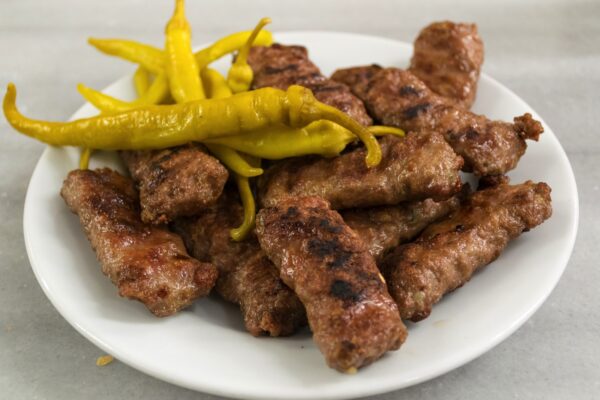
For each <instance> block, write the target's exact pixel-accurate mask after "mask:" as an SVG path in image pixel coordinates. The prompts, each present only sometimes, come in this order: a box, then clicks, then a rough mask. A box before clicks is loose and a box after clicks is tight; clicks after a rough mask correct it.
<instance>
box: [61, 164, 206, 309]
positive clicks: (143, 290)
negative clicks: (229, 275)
mask: <svg viewBox="0 0 600 400" xmlns="http://www.w3.org/2000/svg"><path fill="white" fill-rule="evenodd" d="M61 195H62V197H63V198H64V200H65V202H66V203H67V205H68V206H69V208H70V209H71V211H73V212H74V213H75V214H77V215H79V220H80V222H81V225H82V226H83V229H84V230H85V233H86V235H87V237H88V239H89V240H90V242H91V244H92V248H93V249H94V250H95V251H96V256H97V257H98V260H99V261H100V263H101V264H102V272H103V273H104V274H105V275H106V276H108V277H109V278H110V279H111V281H112V282H113V283H114V284H115V285H116V286H117V287H118V288H119V294H120V295H121V296H123V297H127V298H130V299H135V300H139V301H141V302H142V303H144V304H145V305H146V307H148V309H149V310H150V311H151V312H152V313H154V314H155V315H157V316H159V317H164V316H167V315H171V314H174V313H176V312H177V311H179V310H181V309H182V308H184V307H186V306H188V305H190V304H191V303H192V301H194V299H196V298H198V297H201V296H206V295H207V294H208V293H209V292H210V290H211V289H212V287H213V286H214V285H215V281H216V279H217V270H216V269H215V267H214V266H212V265H211V264H208V263H203V262H200V261H198V260H195V259H193V258H191V257H190V256H189V255H188V254H187V252H186V251H185V247H184V245H183V241H182V240H181V238H180V237H179V236H177V235H176V234H174V233H172V232H169V231H168V230H166V229H164V228H161V227H155V226H152V225H148V224H145V223H143V222H142V221H141V220H140V210H139V206H138V194H137V192H136V190H135V187H134V184H133V181H131V180H130V179H129V178H125V177H124V176H121V175H119V174H118V173H116V172H114V171H111V170H110V169H108V168H104V169H99V170H95V171H90V170H75V171H71V172H70V173H69V175H68V176H67V179H66V180H65V182H64V184H63V187H62V190H61Z"/></svg>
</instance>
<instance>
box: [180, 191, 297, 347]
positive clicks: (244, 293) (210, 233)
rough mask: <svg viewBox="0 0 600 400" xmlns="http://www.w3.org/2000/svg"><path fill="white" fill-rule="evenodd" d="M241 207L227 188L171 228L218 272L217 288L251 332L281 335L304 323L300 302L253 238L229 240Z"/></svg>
mask: <svg viewBox="0 0 600 400" xmlns="http://www.w3.org/2000/svg"><path fill="white" fill-rule="evenodd" d="M242 215H243V210H242V207H241V204H240V203H239V200H238V199H237V198H236V197H235V196H233V195H231V194H229V193H228V192H227V190H226V191H225V192H224V193H223V196H221V199H219V201H218V202H217V204H216V205H214V206H213V207H211V208H208V209H205V210H203V211H202V212H201V213H200V215H198V216H197V217H194V218H189V219H178V220H177V221H175V223H174V224H173V228H174V229H175V230H176V231H177V232H178V233H179V234H181V236H182V237H183V238H184V241H185V242H186V245H187V247H188V249H189V250H190V253H191V254H192V255H193V256H194V257H196V258H198V259H199V260H202V261H209V262H212V263H213V264H214V265H215V266H216V267H217V268H218V270H219V280H218V281H217V292H218V293H219V294H220V295H221V296H222V297H223V298H224V299H225V300H227V301H230V302H232V303H236V304H239V305H240V308H241V310H242V315H243V317H244V324H245V326H246V329H247V330H248V332H250V333H251V334H252V335H254V336H259V335H265V334H266V335H270V336H285V335H290V334H292V333H294V332H295V331H296V330H298V328H300V327H302V326H304V325H306V313H305V311H304V306H303V305H302V303H301V302H300V300H299V299H298V297H297V296H296V295H295V294H294V292H293V291H292V290H290V288H288V287H287V286H286V285H285V284H284V283H283V282H282V281H281V279H279V276H278V273H277V270H276V268H275V266H274V265H273V264H272V263H271V261H269V259H268V258H267V257H266V256H265V254H264V253H263V252H262V251H261V249H260V247H259V245H258V242H257V241H256V237H251V238H249V239H248V240H246V241H244V242H233V241H232V240H230V238H229V230H230V229H231V228H234V227H236V226H238V225H239V224H240V222H241V221H242Z"/></svg>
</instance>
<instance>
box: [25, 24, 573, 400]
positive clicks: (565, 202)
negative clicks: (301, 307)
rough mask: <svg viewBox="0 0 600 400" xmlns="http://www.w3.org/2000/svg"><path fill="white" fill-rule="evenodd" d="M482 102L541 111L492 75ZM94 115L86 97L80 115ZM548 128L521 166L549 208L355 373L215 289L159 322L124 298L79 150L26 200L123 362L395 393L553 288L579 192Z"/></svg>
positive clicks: (501, 109) (324, 388)
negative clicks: (255, 319) (75, 193)
mask: <svg viewBox="0 0 600 400" xmlns="http://www.w3.org/2000/svg"><path fill="white" fill-rule="evenodd" d="M276 38H277V40H278V41H280V42H282V43H287V44H302V45H305V46H307V47H308V49H309V50H310V55H311V58H312V59H313V60H314V61H315V63H316V64H317V65H319V66H320V67H321V69H322V70H323V72H324V73H325V74H330V73H331V72H333V71H334V69H336V68H338V67H345V66H353V65H362V64H370V63H374V62H376V63H379V64H382V65H389V66H405V65H406V64H407V62H408V59H409V57H410V54H411V46H410V45H408V44H405V43H401V42H397V41H393V40H389V39H383V38H377V37H369V36H360V35H354V34H345V33H324V32H293V33H281V34H277V35H276ZM227 61H228V60H223V61H222V62H220V64H219V66H220V67H225V66H226V63H227ZM107 91H108V93H111V94H113V95H116V96H118V97H123V98H127V97H131V96H133V94H134V92H133V87H132V84H131V80H130V77H126V78H123V79H121V80H119V81H117V82H116V83H114V84H113V85H111V86H110V87H109V88H108V90H107ZM474 109H475V111H476V112H480V113H484V114H486V115H487V116H489V117H491V118H497V119H503V120H507V121H509V120H512V117H513V116H516V115H520V114H522V113H524V112H527V111H530V112H531V111H532V110H531V108H530V107H529V106H528V105H527V104H525V102H523V101H522V100H521V99H520V98H519V97H517V96H516V95H515V94H513V93H512V92H511V91H510V90H508V89H507V88H505V87H504V86H502V85H500V84H499V83H497V82H496V81H494V80H493V79H491V78H489V77H487V76H485V75H483V76H482V77H481V81H480V84H479V93H478V97H477V103H476V104H475V107H474ZM94 112H95V111H94V109H93V108H92V107H91V106H90V105H85V106H83V107H82V108H81V109H80V110H79V111H78V112H77V113H75V115H74V116H73V118H80V117H84V116H88V115H91V114H93V113H94ZM534 116H535V117H536V118H539V116H537V115H535V113H534ZM544 127H545V130H546V132H545V133H544V134H543V135H542V139H541V141H540V142H539V143H532V142H530V147H529V149H528V151H527V154H526V155H525V157H523V159H522V160H521V162H520V164H519V166H518V168H517V169H516V170H515V171H513V172H511V174H510V175H511V178H512V181H513V182H515V183H516V182H521V181H524V180H527V179H532V180H534V181H545V182H548V183H549V184H550V186H552V203H553V208H554V214H553V216H552V218H551V219H550V220H549V221H547V222H545V223H544V224H543V225H542V226H540V227H538V228H536V229H535V230H533V231H532V232H530V233H527V234H525V235H523V236H521V237H520V238H519V239H518V240H515V241H514V242H513V243H511V244H510V246H509V248H508V249H507V250H506V251H505V252H504V253H503V254H502V256H501V257H500V259H498V260H497V261H495V262H494V263H493V264H492V265H490V266H488V267H487V268H485V269H484V270H483V271H481V272H480V273H478V274H476V276H475V277H474V278H473V279H472V281H471V282H470V283H469V284H468V285H466V286H465V287H464V288H462V289H460V290H458V291H456V292H455V293H453V294H451V295H448V296H446V297H445V298H444V300H443V301H442V302H441V303H439V304H438V305H436V306H435V307H434V310H433V313H432V314H431V316H430V317H429V318H428V319H426V320H425V321H422V322H420V323H418V324H410V325H409V336H408V340H407V341H406V343H405V344H404V346H402V348H401V349H400V350H399V351H397V352H394V353H391V354H388V355H386V356H385V357H384V358H383V359H381V360H380V361H378V362H376V363H375V364H373V365H371V366H369V367H367V368H364V369H363V370H361V371H360V372H359V373H358V374H356V375H352V376H349V375H343V374H340V373H337V372H335V371H333V370H330V369H329V368H327V367H326V366H325V363H324V361H323V358H322V357H321V354H320V353H319V351H318V350H317V349H316V347H315V346H314V344H313V343H312V341H311V338H310V334H309V333H308V332H307V331H304V332H302V333H300V334H298V335H296V336H293V337H291V338H277V339H272V338H259V339H256V338H253V337H252V336H250V335H249V334H247V333H246V332H245V331H244V329H243V325H242V321H241V318H240V314H239V311H238V310H237V308H236V307H234V306H233V305H229V304H226V303H225V302H223V301H219V300H218V299H213V298H210V299H202V300H199V301H198V302H196V304H195V305H194V306H193V307H191V308H190V309H188V310H186V311H184V312H181V313H179V314H178V315H176V316H173V317H169V318H165V319H159V318H156V317H154V316H152V315H151V314H150V313H149V312H148V311H147V310H146V309H145V307H144V306H143V305H142V304H140V303H137V302H134V301H128V300H126V299H122V298H120V297H118V296H117V290H116V288H115V287H114V286H113V285H112V284H111V283H110V282H109V280H108V279H107V278H106V277H104V276H103V275H102V273H101V272H100V266H99V265H98V262H97V261H96V259H95V257H94V253H93V252H92V250H91V248H90V245H89V243H88V241H87V240H86V239H85V237H84V235H83V233H82V230H81V227H80V226H79V222H78V219H77V217H76V216H74V215H72V214H71V213H70V212H69V211H68V209H67V207H66V206H65V204H64V203H63V201H62V199H61V198H60V197H59V190H60V187H61V184H62V181H63V179H64V177H65V176H66V175H67V172H68V171H69V170H71V169H74V168H76V166H77V159H78V151H76V150H75V149H64V148H51V147H49V148H47V149H46V151H45V152H44V154H43V155H42V157H41V158H40V160H39V162H38V164H37V167H36V169H35V171H34V173H33V176H32V177H31V182H30V184H29V190H28V193H27V199H26V201H25V216H24V221H23V224H24V231H25V242H26V245H27V252H28V254H29V259H30V261H31V265H32V268H33V270H34V272H35V274H36V277H37V279H38V281H39V283H40V285H41V286H42V288H43V289H44V292H45V293H46V295H47V296H48V298H49V299H50V301H51V302H52V304H54V306H55V307H56V308H57V309H58V311H59V312H60V313H61V314H62V315H63V317H64V318H65V319H66V320H67V321H69V323H70V324H71V325H73V326H74V327H75V329H77V330H78V331H79V332H80V333H81V334H82V335H84V336H85V337H86V338H88V339H89V340H91V341H92V342H93V343H94V344H96V345H97V346H98V347H100V348H102V349H103V350H104V351H106V352H108V353H110V354H112V355H114V356H115V357H116V358H118V359H119V360H121V361H123V362H125V363H127V364H129V365H131V366H132V367H134V368H136V369H139V370H141V371H143V372H145V373H147V374H149V375H152V376H154V377H157V378H159V379H163V380H165V381H168V382H171V383H174V384H176V385H180V386H184V387H187V388H190V389H195V390H199V391H203V392H209V393H213V394H218V395H224V396H231V397H238V398H255V399H281V398H286V399H339V398H352V397H359V396H366V395H371V394H376V393H382V392H387V391H390V390H394V389H399V388H403V387H406V386H410V385H414V384H416V383H419V382H423V381H425V380H427V379H431V378H433V377H435V376H438V375H441V374H443V373H445V372H447V371H450V370H451V369H453V368H456V367H458V366H460V365H462V364H465V363H466V362H468V361H470V360H472V359H474V358H475V357H477V356H479V355H481V354H482V353H484V352H485V351H487V350H489V349H490V348H492V347H493V346H495V345H497V344H498V343H499V342H500V341H502V340H503V339H505V338H506V337H507V336H508V335H510V334H511V333H512V332H514V331H515V330H516V329H517V328H518V327H519V326H521V324H523V323H524V322H525V321H526V320H527V319H528V318H529V317H530V316H531V315H532V314H533V312H534V311H535V310H536V309H537V308H538V307H539V306H540V305H541V304H542V303H543V301H544V300H545V299H546V297H547V296H548V295H549V294H550V292H551V291H552V289H553V288H554V286H555V285H556V283H557V281H558V279H559V278H560V276H561V274H562V272H563V270H564V268H565V266H566V265H567V261H568V260H569V256H570V254H571V250H572V248H573V243H574V240H575V234H576V231H577V223H578V200H577V188H576V186H575V179H574V177H573V172H572V170H571V166H570V164H569V161H568V159H567V157H566V155H565V153H564V151H563V149H562V148H561V146H560V144H559V142H558V140H557V139H556V137H555V136H554V134H553V133H552V131H551V130H550V128H549V127H548V126H546V125H545V126H544ZM92 165H93V166H100V165H111V166H118V163H117V162H116V160H115V158H114V156H113V155H111V154H102V155H100V157H98V156H96V157H95V158H94V160H93V163H92ZM542 340H543V338H540V341H542ZM540 345H541V344H540ZM534 351H535V349H534Z"/></svg>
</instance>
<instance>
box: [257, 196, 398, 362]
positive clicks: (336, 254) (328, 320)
mask: <svg viewBox="0 0 600 400" xmlns="http://www.w3.org/2000/svg"><path fill="white" fill-rule="evenodd" d="M256 232H257V235H258V240H259V242H260V245H261V247H262V248H263V250H264V251H265V253H266V254H267V255H268V256H269V258H270V259H271V261H273V263H274V264H275V265H276V266H277V268H278V269H279V274H280V277H281V279H282V280H283V281H284V282H285V283H286V284H287V285H288V286H289V287H291V288H292V289H293V290H294V291H295V292H296V294H297V295H298V297H299V298H300V300H301V301H302V303H303V304H304V306H305V307H306V313H307V316H308V323H309V325H310V327H311V329H312V332H313V335H314V341H315V343H316V344H317V346H318V347H319V349H320V350H321V352H322V353H323V355H324V356H325V360H326V361H327V364H328V365H329V366H330V367H332V368H336V369H337V370H339V371H343V372H353V371H355V369H356V368H360V367H361V366H364V365H367V364H369V363H371V362H373V361H375V360H376V359H378V358H379V357H381V356H382V355H383V354H384V353H385V352H387V351H389V350H396V349H398V348H399V347H400V345H401V344H402V342H404V340H405V338H406V334H407V332H406V328H405V326H404V325H403V324H402V321H401V320H400V314H399V312H398V308H397V307H396V304H395V303H394V301H393V300H392V298H391V297H390V295H389V294H388V291H387V288H386V285H385V282H384V281H383V278H382V277H381V274H380V273H379V270H378V269H377V266H376V265H375V260H374V259H373V257H372V256H371V255H370V254H369V252H368V250H367V247H366V245H365V244H364V242H363V241H362V240H361V239H360V238H359V237H358V235H357V234H356V233H355V232H354V231H353V230H351V229H350V228H349V227H348V226H347V225H346V224H345V223H344V221H343V220H342V217H341V216H340V215H339V214H338V213H337V212H335V211H332V210H330V209H329V205H328V203H327V202H326V201H325V200H323V199H320V198H318V197H304V198H294V199H288V200H286V201H283V202H281V203H279V204H278V205H276V206H274V207H270V208H265V209H262V210H261V211H260V212H259V213H258V215H257V221H256Z"/></svg>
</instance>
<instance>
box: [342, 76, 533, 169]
mask: <svg viewBox="0 0 600 400" xmlns="http://www.w3.org/2000/svg"><path fill="white" fill-rule="evenodd" d="M369 76H370V78H368V77H369ZM332 78H333V79H335V80H339V81H340V82H344V83H348V84H349V85H351V84H352V83H354V85H355V87H356V89H354V87H352V89H353V90H354V93H355V94H356V95H357V96H359V97H360V98H361V99H362V100H363V101H364V102H365V104H366V106H367V108H368V109H369V111H370V112H371V115H372V116H373V117H374V118H375V119H376V120H377V121H379V122H381V123H383V124H384V125H391V126H397V127H400V128H402V129H405V130H407V131H413V132H416V133H418V132H431V131H436V132H440V133H441V134H443V135H444V138H445V139H446V141H447V142H448V143H449V144H450V146H452V148H453V149H454V151H455V152H456V153H457V154H459V155H461V156H462V157H463V158H464V160H465V168H464V169H465V171H468V172H474V173H475V174H476V175H479V176H484V175H500V174H504V173H506V172H507V171H509V170H511V169H513V168H515V167H516V166H517V163H518V161H519V159H520V158H521V156H522V155H523V154H524V153H525V149H526V148H527V144H526V142H525V140H526V139H530V140H538V138H539V136H540V134H541V133H542V132H543V128H542V125H541V123H540V122H539V121H536V120H535V119H533V118H532V116H531V115H530V114H524V115H522V116H520V117H516V118H515V119H514V123H508V122H502V121H491V120H489V119H488V118H486V117H485V116H482V115H476V114H473V113H472V112H470V111H467V110H464V109H462V108H460V107H456V106H454V105H452V104H450V102H449V100H447V99H445V98H443V97H441V96H439V95H436V94H435V93H433V92H432V91H431V90H430V89H429V88H428V87H427V86H426V85H425V84H424V83H423V82H422V81H421V80H419V79H418V78H417V77H416V76H415V75H413V74H412V73H410V72H408V71H404V70H401V69H398V68H385V69H381V68H380V67H377V66H368V67H356V68H350V69H347V70H339V71H337V72H336V73H334V74H333V76H332ZM366 79H368V81H367V82H365V80H366Z"/></svg>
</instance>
